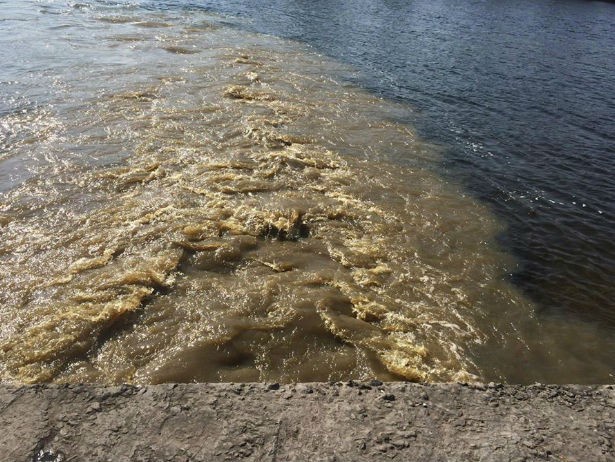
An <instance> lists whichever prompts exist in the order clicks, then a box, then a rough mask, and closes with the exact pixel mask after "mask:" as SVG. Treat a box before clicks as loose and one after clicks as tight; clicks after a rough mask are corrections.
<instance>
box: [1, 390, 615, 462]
mask: <svg viewBox="0 0 615 462" xmlns="http://www.w3.org/2000/svg"><path fill="white" fill-rule="evenodd" d="M0 428H1V429H2V432H1V434H0V460H2V461H11V462H14V461H15V462H16V461H27V462H32V461H37V462H60V461H114V462H115V461H211V460H233V461H234V460H241V459H247V460H259V461H260V460H266V461H284V460H300V461H318V460H327V461H334V460H335V461H357V460H365V461H379V460H391V459H396V460H401V461H415V460H416V461H422V460H435V461H445V460H446V461H457V460H459V461H473V460H480V461H517V460H519V461H521V460H557V461H574V460H578V461H611V462H612V461H614V460H615V450H614V447H615V441H614V435H615V389H614V387H613V386H594V387H587V386H543V385H534V386H528V387H525V386H501V385H493V384H492V385H490V386H467V385H459V384H436V385H415V384H407V383H390V384H384V385H383V384H381V383H380V382H377V381H374V382H370V383H356V382H348V383H338V384H320V383H319V384H297V385H282V386H280V385H276V384H274V385H267V384H166V385H156V386H146V387H132V386H121V387H99V386H89V385H69V386H57V385H41V386H13V385H1V386H0Z"/></svg>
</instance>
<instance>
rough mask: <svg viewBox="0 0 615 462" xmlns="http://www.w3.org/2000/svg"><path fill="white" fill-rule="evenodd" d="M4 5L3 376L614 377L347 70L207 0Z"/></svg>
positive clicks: (489, 223)
mask: <svg viewBox="0 0 615 462" xmlns="http://www.w3.org/2000/svg"><path fill="white" fill-rule="evenodd" d="M0 6H1V7H2V17H1V18H0V21H1V24H2V26H1V27H2V28H1V29H0V30H1V32H0V42H1V43H0V50H1V51H0V53H2V56H1V58H2V61H3V62H5V63H6V62H10V63H11V65H10V66H4V67H3V68H2V69H1V70H0V97H1V101H2V103H1V104H2V106H1V108H0V110H1V112H0V114H1V115H0V127H1V132H0V134H1V137H2V138H1V139H0V143H1V144H0V146H1V151H0V185H1V190H0V194H1V196H0V200H1V202H0V226H1V228H0V232H1V233H2V241H1V242H0V278H1V281H2V289H1V290H0V316H1V318H2V325H1V327H0V377H1V378H2V379H3V380H17V381H26V382H40V381H59V382H65V381H69V382H82V381H86V382H99V383H120V382H136V383H158V382H165V381H252V380H280V381H312V380H341V379H349V378H367V377H379V378H381V379H396V378H402V379H408V380H427V381H440V380H477V379H480V380H492V379H498V380H506V381H512V382H529V381H534V380H541V381H573V382H600V381H608V380H611V378H612V376H611V375H610V374H612V370H613V361H614V360H613V355H612V352H613V351H615V350H614V348H613V346H614V344H615V340H611V339H610V338H609V337H608V336H605V335H603V332H601V331H600V330H598V328H597V327H596V326H594V325H592V324H587V323H579V322H578V321H577V320H575V319H566V318H561V317H545V316H542V317H538V316H537V315H536V313H537V306H536V305H534V304H533V303H532V302H531V301H530V300H529V299H528V298H526V297H525V296H524V295H523V294H522V293H521V292H520V291H519V290H518V289H517V288H515V287H514V286H513V285H512V284H511V283H510V282H509V281H507V278H506V275H507V274H510V273H511V272H513V271H514V269H515V265H516V262H515V261H514V260H513V259H512V258H511V257H509V256H508V255H506V254H505V253H504V252H503V251H502V250H501V249H500V248H499V247H498V245H497V244H496V237H497V236H498V234H500V233H501V232H502V231H503V229H504V226H503V225H502V224H501V223H499V222H498V221H497V220H496V218H495V216H494V215H493V213H492V212H491V211H490V210H489V209H488V208H487V207H486V206H485V205H483V204H481V203H479V202H478V201H477V200H476V199H474V198H472V197H471V196H469V195H468V194H467V193H465V192H464V189H462V187H461V186H460V185H458V184H455V183H454V182H452V181H450V179H448V180H447V179H444V178H443V177H442V176H441V175H440V174H439V173H438V172H439V167H440V165H441V162H442V157H441V155H442V153H441V151H442V149H441V148H438V147H436V146H434V145H431V144H429V143H427V142H425V141H424V140H422V139H421V138H420V137H418V136H417V134H416V132H415V130H414V129H413V128H412V127H411V126H409V125H408V124H407V123H403V122H402V121H407V120H411V119H413V118H414V117H415V116H414V115H413V112H412V108H410V107H409V106H406V105H405V104H402V103H394V102H391V101H390V100H385V99H381V98H379V97H376V96H374V95H373V94H372V93H369V92H367V91H365V90H362V89H361V88H359V87H358V86H357V85H355V84H352V83H351V82H358V81H359V80H360V75H361V74H358V73H357V71H355V70H354V69H353V68H351V67H348V66H346V65H343V64H340V63H339V62H336V61H334V60H332V59H330V58H325V57H323V56H321V55H318V54H316V53H315V52H314V51H313V50H311V49H310V48H308V47H306V46H305V45H302V44H300V43H297V42H293V41H288V40H285V39H279V38H275V37H272V36H267V35H260V34H258V33H255V32H249V31H247V30H245V28H243V27H242V22H241V21H236V20H233V19H232V18H228V17H225V16H220V15H217V14H214V13H211V12H206V11H204V10H202V9H199V8H180V7H179V6H178V7H172V6H170V5H169V4H165V5H164V8H159V7H158V4H156V3H152V2H142V3H139V2H137V3H120V4H110V3H105V2H91V3H72V4H66V3H64V2H53V1H46V2H40V1H39V2H12V1H9V2H3V3H2V4H1V5H0Z"/></svg>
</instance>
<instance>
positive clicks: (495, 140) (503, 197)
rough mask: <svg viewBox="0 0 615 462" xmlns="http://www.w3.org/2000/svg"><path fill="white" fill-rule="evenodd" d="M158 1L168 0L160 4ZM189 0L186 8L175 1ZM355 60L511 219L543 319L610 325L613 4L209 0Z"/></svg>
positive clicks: (451, 165) (511, 236)
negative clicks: (411, 109)
mask: <svg viewBox="0 0 615 462" xmlns="http://www.w3.org/2000/svg"><path fill="white" fill-rule="evenodd" d="M155 3H156V4H157V6H159V5H160V2H155ZM180 4H181V6H182V7H186V3H181V2H180V3H177V2H176V3H171V4H170V5H172V6H174V7H177V6H180ZM192 6H193V7H198V8H206V9H208V10H211V11H214V12H217V13H222V14H226V15H228V16H229V17H230V18H240V24H242V27H248V28H250V29H252V30H255V31H258V32H264V33H269V34H273V35H278V36H282V37H286V38H291V39H295V40H298V41H301V42H305V43H308V44H310V45H311V46H313V47H314V48H315V49H316V50H317V51H319V52H322V53H324V54H327V55H329V56H332V57H334V58H336V59H339V60H342V61H344V62H347V63H350V64H352V65H353V66H355V67H356V68H357V69H359V71H360V72H361V80H360V82H359V83H360V84H361V85H362V86H364V87H366V88H368V89H370V90H371V91H373V92H375V93H378V94H380V95H382V96H385V97H387V98H391V99H395V100H400V101H403V102H406V103H408V104H410V105H412V106H413V107H415V108H416V109H417V116H416V118H415V119H414V120H412V121H410V122H411V123H412V124H413V125H415V126H417V127H418V128H419V130H420V133H421V135H422V136H423V137H425V138H427V139H429V140H432V141H436V142H438V143H441V144H442V145H443V146H444V147H445V156H444V160H443V164H442V166H441V168H442V170H443V171H444V172H445V174H446V175H448V177H449V178H450V179H451V181H460V182H462V183H463V184H464V185H465V186H466V187H467V188H468V190H469V191H471V193H472V194H474V195H475V196H477V197H478V198H480V199H481V200H483V201H485V202H486V203H488V204H490V205H491V206H492V208H493V210H494V211H495V213H497V214H498V215H499V216H500V217H501V218H502V219H503V221H504V222H505V223H506V224H507V230H506V231H505V232H504V233H503V235H502V236H500V239H501V243H502V245H503V246H504V247H505V248H507V249H508V250H509V251H511V252H512V253H513V254H514V255H516V256H517V257H518V261H519V266H518V268H517V270H516V272H515V273H514V274H511V275H510V277H511V279H512V280H513V281H514V282H515V283H516V284H517V285H518V286H520V287H521V288H522V289H523V290H524V291H525V292H526V293H527V294H529V295H530V296H531V297H532V298H534V300H536V301H537V302H539V306H540V307H541V308H540V309H541V311H542V313H543V314H547V313H548V314H549V315H555V316H560V315H561V316H571V315H572V316H578V317H579V318H580V319H584V320H589V321H593V322H596V323H599V324H601V325H603V326H605V327H608V328H610V329H615V178H614V175H615V5H614V4H609V3H602V2H587V1H575V0H571V1H559V0H532V1H529V0H511V1H506V2H503V1H477V0H474V1H461V2H460V1H452V0H441V1H434V0H414V1H412V0H405V1H402V0H386V1H385V0H382V1H367V0H337V1H333V0H326V1H325V0H311V1H291V0H261V1H259V2H251V1H245V0H244V1H242V0H227V1H224V2H222V1H216V0H202V1H198V2H194V3H193V4H192Z"/></svg>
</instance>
